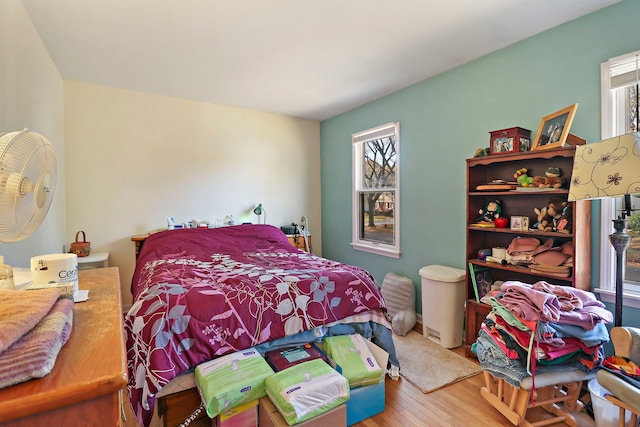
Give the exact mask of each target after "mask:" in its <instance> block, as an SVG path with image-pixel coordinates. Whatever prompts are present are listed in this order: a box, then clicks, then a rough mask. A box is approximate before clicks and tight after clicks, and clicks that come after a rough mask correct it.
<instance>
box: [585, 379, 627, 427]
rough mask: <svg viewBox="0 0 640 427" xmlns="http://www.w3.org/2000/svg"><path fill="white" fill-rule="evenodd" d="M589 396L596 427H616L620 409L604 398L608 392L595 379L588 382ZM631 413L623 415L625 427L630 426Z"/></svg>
mask: <svg viewBox="0 0 640 427" xmlns="http://www.w3.org/2000/svg"><path fill="white" fill-rule="evenodd" d="M588 388H589V394H591V405H592V406H593V417H594V418H595V420H596V427H618V420H619V419H620V408H618V407H617V406H616V405H614V404H613V403H611V402H609V401H608V400H607V399H606V398H605V397H604V396H605V394H607V393H609V390H607V389H606V388H604V387H602V386H601V385H600V383H599V382H598V380H597V379H595V378H593V379H591V380H589V385H588ZM630 422H631V413H630V412H629V411H626V413H625V424H624V425H625V426H628V425H630Z"/></svg>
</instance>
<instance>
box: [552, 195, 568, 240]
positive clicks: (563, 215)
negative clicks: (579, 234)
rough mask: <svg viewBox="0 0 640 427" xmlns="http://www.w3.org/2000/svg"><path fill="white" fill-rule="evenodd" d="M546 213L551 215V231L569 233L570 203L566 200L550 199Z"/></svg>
mask: <svg viewBox="0 0 640 427" xmlns="http://www.w3.org/2000/svg"><path fill="white" fill-rule="evenodd" d="M547 214H548V215H549V216H550V217H551V224H552V231H555V232H557V233H565V234H571V229H572V227H573V223H572V220H571V216H572V215H571V205H570V204H569V202H567V201H566V200H557V199H552V200H550V201H549V204H548V205H547Z"/></svg>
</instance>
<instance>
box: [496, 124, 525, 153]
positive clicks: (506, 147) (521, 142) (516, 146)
mask: <svg viewBox="0 0 640 427" xmlns="http://www.w3.org/2000/svg"><path fill="white" fill-rule="evenodd" d="M489 134H490V135H491V138H490V143H489V152H490V153H491V154H492V155H493V154H507V153H519V152H522V151H531V131H530V130H528V129H523V128H521V127H513V128H508V129H500V130H494V131H492V132H489Z"/></svg>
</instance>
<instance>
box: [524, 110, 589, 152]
mask: <svg viewBox="0 0 640 427" xmlns="http://www.w3.org/2000/svg"><path fill="white" fill-rule="evenodd" d="M577 109H578V104H577V103H575V104H572V105H569V106H568V107H566V108H563V109H562V110H559V111H556V112H555V113H553V114H549V115H548V116H545V117H543V118H542V120H541V121H540V126H539V127H538V132H537V133H536V139H535V141H534V142H533V146H532V147H531V150H532V151H536V150H546V149H549V148H558V147H562V146H563V145H564V144H565V143H566V141H567V136H568V135H569V129H570V128H571V123H573V118H574V116H575V115H576V110H577Z"/></svg>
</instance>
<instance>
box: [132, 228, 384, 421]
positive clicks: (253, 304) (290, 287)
mask: <svg viewBox="0 0 640 427" xmlns="http://www.w3.org/2000/svg"><path fill="white" fill-rule="evenodd" d="M131 292H132V294H133V305H132V306H131V309H130V310H129V312H128V313H127V315H126V318H125V332H126V337H127V364H128V370H129V384H128V392H129V398H130V400H131V403H132V406H133V409H134V412H135V414H136V417H137V418H138V420H139V422H140V423H141V425H145V426H146V425H148V423H149V421H150V419H151V415H152V412H153V405H154V401H155V395H156V393H157V392H158V391H159V390H160V389H161V388H162V387H163V386H164V385H166V384H167V383H168V382H169V381H170V380H171V379H173V378H174V377H176V376H178V375H180V374H181V373H184V372H186V371H189V370H190V369H192V368H194V367H195V366H197V365H198V364H200V363H202V362H205V361H207V360H210V359H212V358H215V357H216V356H220V355H223V354H226V353H230V352H233V351H237V350H242V349H245V348H249V347H253V346H256V345H258V344H261V343H264V342H267V341H271V340H274V339H277V338H282V337H285V336H289V335H293V334H296V333H298V332H301V331H304V330H308V329H313V328H315V327H317V326H321V325H326V324H329V323H332V322H335V321H338V320H341V319H344V318H345V317H347V316H351V315H354V314H358V313H364V312H367V311H371V310H382V311H385V310H386V308H385V304H384V300H383V298H382V295H381V294H380V291H379V287H378V285H377V284H376V282H375V280H374V279H373V277H372V276H371V275H370V274H369V273H368V272H367V271H365V270H363V269H362V268H359V267H355V266H351V265H345V264H341V263H339V262H336V261H331V260H328V259H324V258H320V257H316V256H314V255H311V254H308V253H306V252H303V251H300V250H298V249H296V248H294V247H293V246H291V245H290V244H289V242H288V240H287V237H286V236H285V235H284V233H282V232H281V231H280V230H279V229H278V228H275V227H272V226H269V225H250V224H247V225H240V226H233V227H223V228H215V229H183V230H171V231H163V232H160V233H157V234H153V235H151V236H150V237H148V238H147V239H146V241H145V243H144V245H143V247H142V250H141V252H140V256H139V257H138V261H137V265H136V270H135V272H134V276H133V280H132V285H131Z"/></svg>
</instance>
